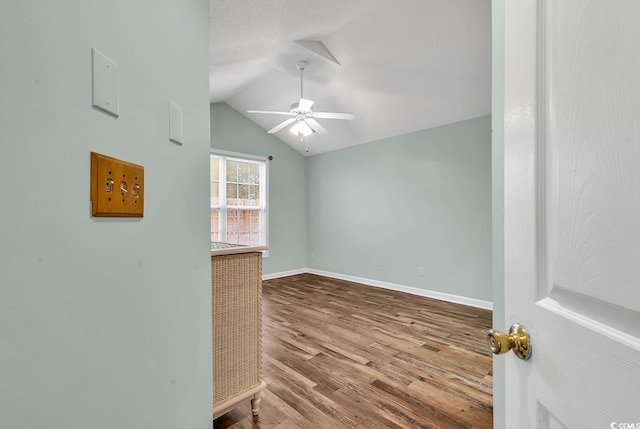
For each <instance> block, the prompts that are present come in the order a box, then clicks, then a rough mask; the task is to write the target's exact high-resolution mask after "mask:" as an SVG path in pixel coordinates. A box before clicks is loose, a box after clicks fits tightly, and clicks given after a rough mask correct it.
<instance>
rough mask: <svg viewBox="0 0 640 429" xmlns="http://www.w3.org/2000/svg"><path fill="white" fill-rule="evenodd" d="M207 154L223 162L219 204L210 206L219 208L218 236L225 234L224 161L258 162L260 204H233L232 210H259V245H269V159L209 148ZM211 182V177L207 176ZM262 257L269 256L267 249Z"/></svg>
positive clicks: (225, 164) (225, 191) (220, 165)
mask: <svg viewBox="0 0 640 429" xmlns="http://www.w3.org/2000/svg"><path fill="white" fill-rule="evenodd" d="M209 152H210V154H209V156H211V155H214V156H217V157H219V158H220V159H221V160H225V162H220V163H219V165H218V183H221V184H224V186H220V195H219V199H220V200H219V201H220V205H219V206H211V210H214V209H217V210H219V215H218V230H219V231H220V236H221V237H225V238H226V236H227V221H226V220H227V210H228V207H227V186H226V183H227V163H226V161H229V160H230V161H240V162H246V161H258V162H260V164H259V165H260V196H261V204H260V205H259V206H257V208H256V206H248V207H245V206H234V207H233V210H259V211H261V212H262V214H263V216H260V232H261V234H260V246H269V159H268V158H267V157H266V156H258V155H249V154H245V153H239V152H230V151H226V150H218V149H211V150H210V151H209ZM209 183H210V184H211V178H209ZM262 256H263V257H265V258H266V257H268V256H269V251H268V250H266V251H263V252H262Z"/></svg>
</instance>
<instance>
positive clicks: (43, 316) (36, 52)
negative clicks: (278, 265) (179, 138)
mask: <svg viewBox="0 0 640 429" xmlns="http://www.w3.org/2000/svg"><path fill="white" fill-rule="evenodd" d="M208 17H209V15H208V3H207V1H205V0H153V1H152V0H136V1H128V0H110V1H98V0H85V1H72V0H59V1H34V0H22V1H16V2H4V4H3V7H2V13H0V57H2V65H1V66H0V82H1V84H0V99H1V100H2V103H0V130H2V135H1V136H0V146H1V151H0V183H1V184H2V186H0V201H1V203H0V204H1V205H2V209H1V210H0V349H1V351H0V427H1V428H7V429H8V428H11V429H22V428H24V429H33V428H48V429H70V428H93V429H100V428H104V429H107V428H108V429H113V428H136V429H144V428H149V429H151V428H154V429H155V428H210V427H211V399H212V389H211V304H210V303H211V293H210V268H209V267H210V256H209V255H210V253H209V243H208V238H207V236H208V224H209V221H208V219H209V213H208V212H209V208H208V205H207V200H208V193H209V187H208V184H207V180H206V179H207V177H208V161H207V153H208V151H209V124H208V121H209V101H208V83H209V80H208V68H209V63H208V54H209V46H208V43H209V23H208ZM92 47H95V48H96V49H98V50H99V51H101V52H102V53H104V54H105V55H106V56H108V57H109V58H111V59H112V60H113V61H115V62H116V63H117V64H118V65H119V70H120V117H119V118H114V117H112V116H108V115H106V114H104V113H101V112H100V111H97V110H95V109H93V108H92V107H91V48H92ZM169 99H171V100H173V101H174V102H175V103H177V104H178V105H179V106H180V107H182V109H183V111H184V124H185V127H184V139H185V142H184V146H178V145H176V144H173V143H170V142H169V141H168V138H167V135H168V111H169V107H168V100H169ZM91 151H96V152H99V153H103V154H105V155H109V156H113V157H116V158H120V159H124V160H127V161H131V162H134V163H137V164H141V165H143V166H144V167H145V213H144V217H143V218H141V219H131V218H129V219H115V218H100V219H98V218H92V217H91V211H90V205H89V177H90V158H89V154H90V152H91Z"/></svg>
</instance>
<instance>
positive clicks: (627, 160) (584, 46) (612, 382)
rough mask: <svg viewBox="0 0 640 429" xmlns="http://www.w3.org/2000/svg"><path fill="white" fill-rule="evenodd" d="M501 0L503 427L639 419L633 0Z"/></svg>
mask: <svg viewBox="0 0 640 429" xmlns="http://www.w3.org/2000/svg"><path fill="white" fill-rule="evenodd" d="M504 3H505V10H504V12H505V70H504V73H505V87H504V91H505V99H504V103H505V104H504V108H505V115H504V121H505V128H504V133H505V134H504V141H505V213H504V214H505V225H504V226H505V230H504V233H505V319H506V321H505V325H509V324H511V323H521V324H523V325H524V326H525V327H526V328H527V329H528V331H529V333H530V335H531V341H532V346H533V354H532V357H531V359H530V360H528V361H523V360H519V359H517V358H516V357H515V356H514V355H513V354H512V353H509V354H507V355H504V356H496V359H505V360H506V361H505V365H506V372H505V377H506V387H505V389H506V390H505V396H506V427H507V429H527V428H569V429H571V428H585V429H599V428H603V429H607V428H616V429H630V428H633V429H638V428H640V1H638V0H596V1H590V0H546V1H545V0H518V1H511V0H506V1H505V2H504ZM494 328H495V329H502V330H504V329H508V326H502V327H498V326H495V327H494Z"/></svg>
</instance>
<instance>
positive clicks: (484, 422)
mask: <svg viewBox="0 0 640 429" xmlns="http://www.w3.org/2000/svg"><path fill="white" fill-rule="evenodd" d="M490 327H491V311H488V310H482V309H477V308H473V307H467V306H463V305H458V304H452V303H447V302H443V301H437V300H433V299H428V298H423V297H418V296H414V295H409V294H404V293H400V292H395V291H388V290H384V289H379V288H374V287H371V286H365V285H361V284H357V283H352V282H347V281H342V280H335V279H330V278H326V277H320V276H316V275H312V274H300V275H296V276H291V277H285V278H280V279H273V280H267V281H264V282H263V374H264V378H265V381H266V382H267V389H266V390H265V391H263V395H262V398H263V399H262V406H261V409H260V415H259V416H258V417H257V418H255V419H254V418H253V416H252V415H251V409H250V404H249V401H246V403H243V404H242V405H241V406H240V407H238V408H237V409H235V410H233V411H231V412H229V413H228V414H225V415H224V416H222V417H220V418H218V419H217V420H215V421H214V423H213V427H214V428H219V429H223V428H262V429H267V428H277V429H288V428H305V429H306V428H320V429H327V428H329V429H334V428H454V429H457V428H492V426H493V421H492V412H493V406H492V402H493V401H492V373H491V362H492V355H491V353H490V352H489V350H488V347H487V345H486V343H485V339H484V338H485V335H484V331H486V330H487V329H490Z"/></svg>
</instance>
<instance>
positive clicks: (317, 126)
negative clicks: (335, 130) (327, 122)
mask: <svg viewBox="0 0 640 429" xmlns="http://www.w3.org/2000/svg"><path fill="white" fill-rule="evenodd" d="M305 122H306V123H307V125H309V127H311V129H312V130H313V131H315V132H316V133H318V134H327V130H326V129H325V128H324V127H323V126H322V125H320V123H319V122H318V121H316V120H315V119H313V118H309V117H307V118H305Z"/></svg>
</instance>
